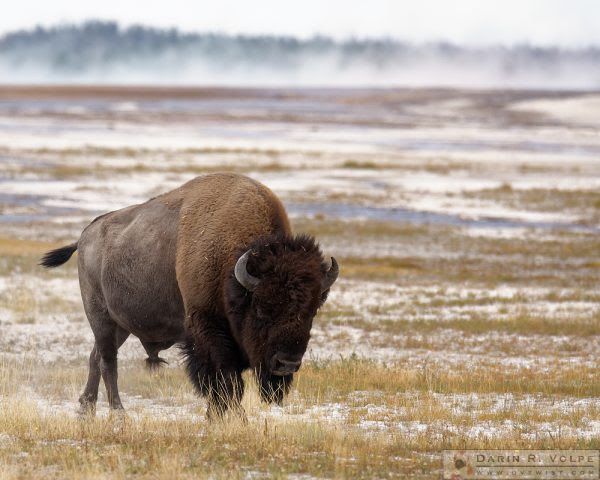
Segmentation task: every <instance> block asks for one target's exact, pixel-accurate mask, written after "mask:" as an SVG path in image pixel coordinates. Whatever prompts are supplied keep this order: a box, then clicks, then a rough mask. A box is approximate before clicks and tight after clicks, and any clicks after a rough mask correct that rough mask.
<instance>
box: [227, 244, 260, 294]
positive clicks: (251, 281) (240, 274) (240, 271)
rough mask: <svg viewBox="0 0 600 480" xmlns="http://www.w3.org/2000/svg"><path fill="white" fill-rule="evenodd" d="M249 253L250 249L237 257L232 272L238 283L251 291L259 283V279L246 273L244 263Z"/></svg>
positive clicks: (246, 261)
mask: <svg viewBox="0 0 600 480" xmlns="http://www.w3.org/2000/svg"><path fill="white" fill-rule="evenodd" d="M249 255H250V250H248V251H247V252H246V253H244V254H243V255H242V256H241V257H240V258H239V260H238V261H237V263H236V264H235V268H234V269H233V272H234V274H235V278H236V280H237V281H238V282H240V285H242V287H244V288H245V289H246V290H248V291H250V292H252V291H254V289H255V288H256V287H257V286H258V284H259V283H260V279H259V278H256V277H254V276H252V275H250V274H249V273H248V270H247V269H246V264H247V263H248V256H249Z"/></svg>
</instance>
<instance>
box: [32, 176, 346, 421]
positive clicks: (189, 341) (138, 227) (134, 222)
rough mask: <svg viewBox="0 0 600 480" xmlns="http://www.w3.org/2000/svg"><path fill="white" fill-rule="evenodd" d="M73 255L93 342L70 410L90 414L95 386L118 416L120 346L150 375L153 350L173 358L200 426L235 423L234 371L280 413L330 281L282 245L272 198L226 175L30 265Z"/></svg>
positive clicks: (283, 233) (194, 184)
mask: <svg viewBox="0 0 600 480" xmlns="http://www.w3.org/2000/svg"><path fill="white" fill-rule="evenodd" d="M76 250H78V251H79V255H78V272H79V284H80V289H81V296H82V299H83V305H84V309H85V313H86V315H87V318H88V320H89V323H90V326H91V328H92V331H93V334H94V339H95V342H94V347H93V349H92V352H91V354H90V359H89V374H88V379H87V384H86V386H85V389H84V391H83V394H82V395H81V397H80V398H79V402H80V404H81V406H80V412H81V413H91V414H93V413H94V412H95V406H96V401H97V398H98V386H99V383H100V377H101V376H102V379H103V380H104V384H105V386H106V391H107V397H108V402H109V405H110V407H111V408H112V409H122V408H123V406H122V404H121V400H120V398H119V391H118V388H117V352H118V350H119V347H120V346H121V345H122V344H123V342H124V341H125V340H126V339H127V337H128V336H129V335H130V334H133V335H135V336H136V337H138V338H139V339H140V341H141V342H142V345H143V346H144V348H145V350H146V352H147V353H148V359H147V362H148V363H149V364H150V365H156V364H158V363H159V362H161V361H162V360H161V359H160V358H159V356H158V354H159V352H160V351H161V350H164V349H167V348H169V347H171V346H172V345H175V344H178V345H180V346H181V348H182V351H183V354H184V358H185V366H186V370H187V373H188V376H189V378H190V380H191V381H192V383H193V385H194V386H195V388H196V390H197V391H198V392H199V393H200V394H201V395H203V396H205V397H207V400H208V410H207V416H208V417H209V418H211V417H214V416H220V415H222V414H223V413H224V412H225V411H226V410H227V409H228V408H237V409H239V410H240V411H242V410H241V407H240V401H241V398H242V395H243V392H244V381H243V380H242V372H243V371H244V370H246V369H252V370H253V371H254V372H255V376H256V379H257V382H258V385H259V391H260V395H261V397H262V399H263V400H264V401H266V402H277V403H281V401H282V399H283V397H284V395H285V394H286V393H287V391H288V390H289V388H290V385H291V383H292V380H293V376H294V373H295V372H297V371H298V369H299V368H300V364H301V361H302V357H303V355H304V353H305V351H306V348H307V344H308V341H309V338H310V330H311V327H312V322H313V318H314V317H315V314H316V313H317V310H318V309H319V307H321V306H322V305H323V303H324V302H325V300H326V299H327V295H328V293H329V289H330V287H331V286H332V285H333V283H334V282H335V280H336V278H337V276H338V272H339V268H338V265H337V262H336V260H335V259H334V258H333V257H331V261H330V262H326V261H325V260H324V258H323V255H322V253H321V251H320V249H319V246H318V244H317V243H316V241H315V239H314V238H312V237H310V236H308V235H297V236H294V235H292V232H291V229H290V223H289V220H288V217H287V214H286V212H285V210H284V208H283V205H282V204H281V202H280V201H279V199H278V198H277V197H276V196H275V194H274V193H273V192H271V191H270V190H269V189H268V188H267V187H265V186H264V185H262V184H260V183H259V182H257V181H254V180H252V179H250V178H248V177H245V176H242V175H236V174H227V173H221V174H212V175H205V176H201V177H197V178H195V179H193V180H191V181H189V182H188V183H186V184H184V185H182V186H181V187H179V188H177V189H175V190H173V191H170V192H168V193H165V194H163V195H159V196H157V197H155V198H152V199H150V200H148V201H147V202H145V203H142V204H139V205H133V206H130V207H126V208H123V209H121V210H116V211H114V212H110V213H107V214H105V215H102V216H100V217H98V218H96V219H95V220H93V221H92V222H91V223H90V224H89V225H88V226H87V227H86V228H85V229H84V230H83V232H82V234H81V236H80V237H79V240H78V241H77V242H75V243H73V244H71V245H67V246H65V247H62V248H58V249H56V250H52V251H50V252H48V253H46V254H45V255H44V257H43V258H42V261H41V265H43V266H45V267H56V266H58V265H62V264H63V263H65V262H66V261H67V260H69V258H70V257H71V255H72V254H73V252H75V251H76Z"/></svg>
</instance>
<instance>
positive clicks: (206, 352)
mask: <svg viewBox="0 0 600 480" xmlns="http://www.w3.org/2000/svg"><path fill="white" fill-rule="evenodd" d="M211 346H212V347H213V348H211V349H208V348H206V347H201V346H198V343H197V342H193V341H190V342H188V343H187V344H186V345H185V346H184V347H183V350H184V355H185V363H186V370H187V373H188V376H189V378H190V380H191V381H192V383H193V385H194V387H195V388H196V391H197V392H198V393H199V394H200V395H202V396H204V397H206V399H207V400H208V408H207V411H206V416H207V418H208V419H209V420H214V419H215V418H220V417H223V415H224V414H225V412H226V411H227V410H229V409H231V410H232V411H233V412H235V413H236V414H238V415H240V416H241V417H242V418H245V413H244V410H243V408H242V406H241V401H242V396H243V395H244V380H243V379H242V369H241V368H240V366H239V365H238V362H236V359H237V355H232V356H227V355H224V353H225V351H223V350H214V345H211Z"/></svg>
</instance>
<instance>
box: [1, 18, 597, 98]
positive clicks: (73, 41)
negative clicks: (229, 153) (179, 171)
mask: <svg viewBox="0 0 600 480" xmlns="http://www.w3.org/2000/svg"><path fill="white" fill-rule="evenodd" d="M0 83H2V84H20V83H24V84H25V83H26V84H32V83H33V84H38V83H39V84H42V83H67V84H69V83H90V84H91V83H101V84H163V85H226V86H299V87H301V86H355V87H362V86H448V87H475V88H479V87H480V88H487V87H498V88H541V89H582V90H588V89H590V90H591V89H598V88H600V47H588V48H581V49H561V48H558V47H534V46H529V45H517V46H510V47H505V46H486V47H478V48H475V47H463V46H459V45H453V44H449V43H442V42H440V43H425V44H412V43H404V42H401V41H398V40H391V39H348V40H344V41H338V40H333V39H331V38H328V37H313V38H310V39H297V38H294V37H280V36H248V35H244V36H243V35H238V36H233V35H226V34H219V33H183V32H180V31H178V30H175V29H169V30H165V29H158V28H152V27H145V26H132V27H128V28H122V27H120V26H119V25H118V24H117V23H115V22H100V21H91V22H87V23H84V24H80V25H60V26H56V27H52V28H43V27H37V28H34V29H31V30H22V31H17V32H12V33H8V34H6V35H4V36H3V37H0Z"/></svg>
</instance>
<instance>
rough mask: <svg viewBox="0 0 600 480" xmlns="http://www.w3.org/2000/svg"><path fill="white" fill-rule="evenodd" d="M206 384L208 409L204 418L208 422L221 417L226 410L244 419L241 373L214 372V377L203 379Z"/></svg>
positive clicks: (232, 371) (228, 371) (209, 376)
mask: <svg viewBox="0 0 600 480" xmlns="http://www.w3.org/2000/svg"><path fill="white" fill-rule="evenodd" d="M203 381H204V383H205V384H206V386H205V389H206V396H207V398H208V408H207V410H206V417H207V418H208V419H209V420H213V419H215V418H220V417H222V416H223V415H224V414H225V412H226V411H227V410H228V409H231V410H232V411H233V412H234V413H235V414H237V415H239V416H241V417H242V418H245V417H246V415H245V413H244V409H243V407H242V405H241V402H242V397H243V395H244V380H243V379H242V375H241V372H237V371H235V370H216V372H215V374H214V375H208V376H206V377H205V378H204V379H203Z"/></svg>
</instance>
